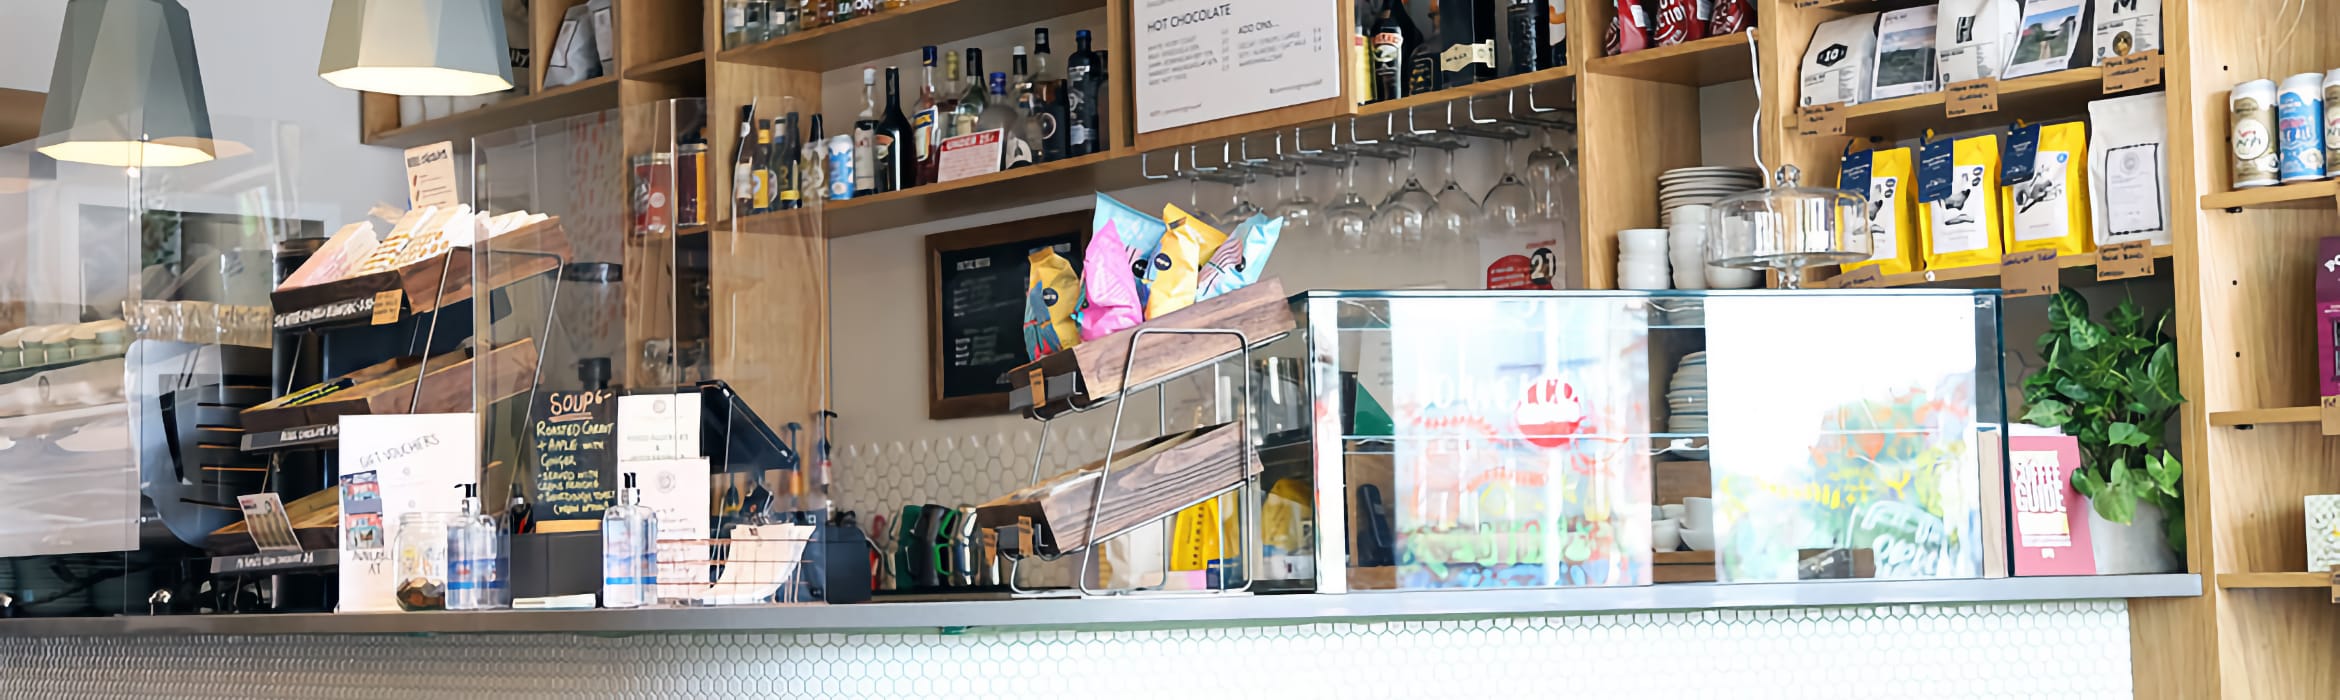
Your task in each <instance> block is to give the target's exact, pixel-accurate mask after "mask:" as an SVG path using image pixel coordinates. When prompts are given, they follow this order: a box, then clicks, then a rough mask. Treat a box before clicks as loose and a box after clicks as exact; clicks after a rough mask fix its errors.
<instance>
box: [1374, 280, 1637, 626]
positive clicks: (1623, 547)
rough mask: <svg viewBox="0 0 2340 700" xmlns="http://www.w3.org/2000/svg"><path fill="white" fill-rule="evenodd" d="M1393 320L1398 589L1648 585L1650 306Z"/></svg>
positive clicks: (1406, 312) (1439, 309) (1456, 307)
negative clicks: (1648, 356)
mask: <svg viewBox="0 0 2340 700" xmlns="http://www.w3.org/2000/svg"><path fill="white" fill-rule="evenodd" d="M1388 309H1389V312H1390V319H1389V320H1390V323H1389V328H1390V329H1392V332H1390V333H1388V335H1390V336H1391V337H1392V338H1391V343H1392V349H1391V355H1390V357H1391V365H1392V366H1393V368H1394V372H1393V374H1392V380H1391V384H1392V388H1391V390H1390V396H1388V397H1387V399H1388V400H1387V401H1386V402H1385V403H1386V405H1387V406H1388V408H1389V411H1390V414H1391V418H1392V419H1393V421H1394V422H1395V424H1396V429H1395V440H1393V442H1392V444H1393V445H1394V450H1395V452H1396V454H1395V460H1394V462H1395V474H1394V478H1393V479H1392V485H1393V486H1394V491H1395V493H1394V494H1392V495H1390V498H1391V500H1392V501H1394V511H1395V513H1394V517H1393V520H1394V523H1393V524H1394V529H1395V534H1396V545H1397V562H1396V564H1397V584H1398V587H1399V588H1506V587H1537V586H1630V585H1641V584H1646V583H1649V581H1650V553H1649V536H1650V534H1649V528H1650V470H1649V459H1650V456H1649V437H1648V433H1649V425H1650V410H1649V401H1650V391H1649V381H1648V374H1649V373H1648V358H1647V353H1648V336H1649V327H1648V322H1647V319H1648V316H1649V311H1648V309H1647V307H1646V306H1645V305H1644V304H1643V302H1642V301H1641V300H1638V299H1605V300H1604V299H1554V298H1520V299H1518V300H1506V301H1500V302H1495V303H1489V302H1488V300H1486V299H1467V300H1466V299H1455V300H1440V299H1425V300H1402V301H1393V302H1389V303H1388ZM1367 342H1370V341H1367ZM1368 369H1369V368H1368ZM1360 400H1362V397H1361V398H1360Z"/></svg>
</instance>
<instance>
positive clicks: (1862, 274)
mask: <svg viewBox="0 0 2340 700" xmlns="http://www.w3.org/2000/svg"><path fill="white" fill-rule="evenodd" d="M1828 284H1829V286H1831V287H1835V288H1837V289H1875V288H1878V287H1883V286H1885V273H1884V272H1883V271H1882V270H1879V269H1878V268H1877V266H1875V265H1862V266H1861V267H1860V269H1857V270H1853V271H1851V272H1847V273H1844V274H1841V275H1837V276H1835V277H1833V278H1830V279H1829V280H1828Z"/></svg>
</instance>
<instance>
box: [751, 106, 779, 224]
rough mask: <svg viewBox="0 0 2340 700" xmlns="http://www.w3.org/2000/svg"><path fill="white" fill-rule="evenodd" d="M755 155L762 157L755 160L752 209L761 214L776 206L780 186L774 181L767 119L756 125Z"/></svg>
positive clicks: (770, 129) (770, 135) (770, 136)
mask: <svg viewBox="0 0 2340 700" xmlns="http://www.w3.org/2000/svg"><path fill="white" fill-rule="evenodd" d="M756 153H759V154H762V155H761V157H758V158H757V159H756V192H755V201H754V204H755V207H754V209H755V211H756V212H758V213H762V212H767V211H771V210H772V209H773V207H775V206H777V204H778V188H779V186H780V184H779V182H777V181H776V179H775V175H776V173H775V172H774V171H773V169H772V122H771V120H768V119H767V120H764V121H761V122H757V123H756Z"/></svg>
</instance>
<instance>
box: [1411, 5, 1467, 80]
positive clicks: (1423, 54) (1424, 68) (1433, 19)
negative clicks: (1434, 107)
mask: <svg viewBox="0 0 2340 700" xmlns="http://www.w3.org/2000/svg"><path fill="white" fill-rule="evenodd" d="M1458 1H1460V2H1468V1H1469V0H1447V4H1449V5H1451V4H1453V3H1455V2H1458ZM1430 7H1431V10H1430V33H1429V34H1428V35H1426V36H1425V35H1422V34H1421V33H1419V32H1417V31H1415V30H1414V28H1413V27H1414V18H1413V16H1412V15H1410V14H1407V12H1409V10H1407V9H1406V7H1405V5H1404V3H1402V2H1401V3H1400V4H1399V5H1398V25H1399V26H1398V31H1399V34H1400V35H1401V36H1403V37H1405V44H1406V65H1405V67H1404V68H1403V69H1400V71H1399V74H1400V75H1402V76H1404V77H1405V84H1406V88H1405V94H1407V95H1427V94H1430V93H1433V92H1437V91H1438V89H1439V88H1442V87H1446V85H1444V84H1442V83H1441V82H1440V81H1441V78H1442V77H1443V76H1444V74H1445V71H1444V70H1443V69H1441V68H1440V67H1439V59H1440V55H1439V50H1440V49H1441V48H1443V47H1444V44H1441V43H1439V40H1438V37H1440V36H1444V35H1443V34H1441V33H1440V32H1439V26H1438V19H1439V12H1438V10H1437V8H1438V7H1439V5H1437V4H1435V3H1433V4H1431V6H1430ZM1416 37H1422V38H1420V39H1417V38H1416Z"/></svg>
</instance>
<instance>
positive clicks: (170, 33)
mask: <svg viewBox="0 0 2340 700" xmlns="http://www.w3.org/2000/svg"><path fill="white" fill-rule="evenodd" d="M35 143H36V146H35V148H36V149H37V150H39V151H40V152H41V153H42V154H44V155H47V156H49V157H51V158H55V159H57V160H63V161H73V162H77V163H94V164H98V165H111V166H123V167H149V168H161V167H171V166H177V165H188V164H192V163H201V162H204V161H207V160H211V159H212V154H213V146H212V140H211V110H210V108H209V106H207V105H206V104H205V103H204V100H203V74H202V71H201V69H200V68H199V67H198V66H197V65H196V63H195V34H194V30H193V27H192V25H190V24H189V23H188V21H187V8H185V7H182V6H180V5H179V2H178V0H71V2H70V3H68V4H67V5H66V6H65V30H64V36H62V37H61V38H59V39H58V41H57V65H56V67H55V69H54V71H53V72H51V73H50V74H49V98H48V102H47V104H46V105H45V106H43V107H42V109H41V137H40V139H39V140H38V141H37V142H35Z"/></svg>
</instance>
